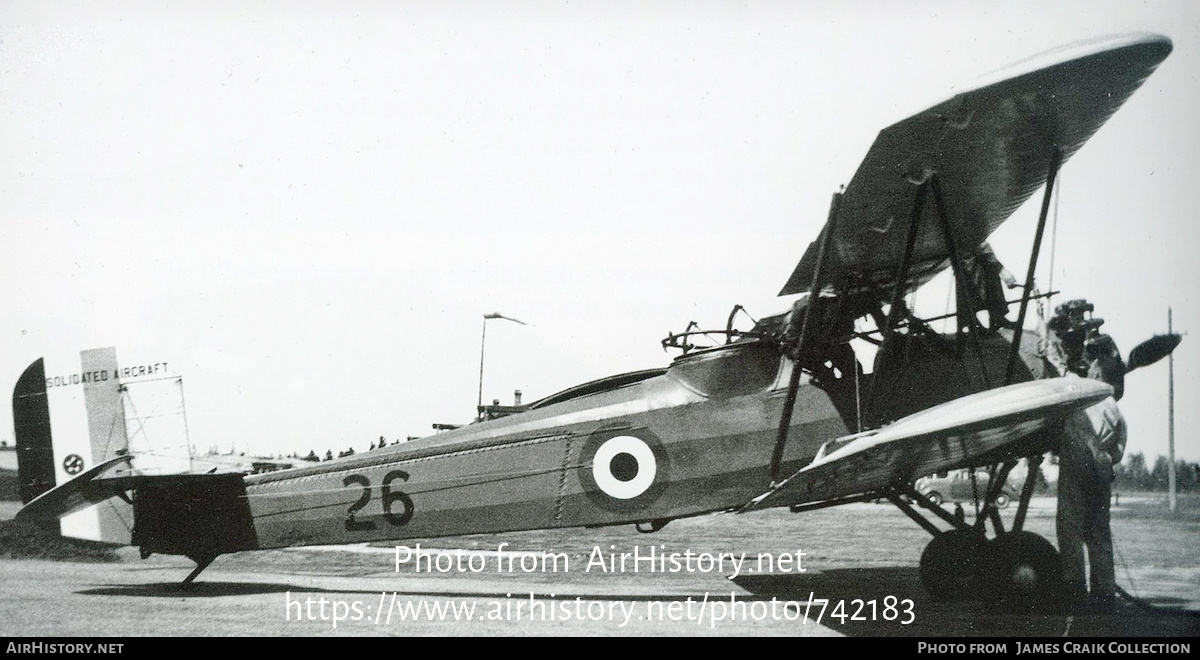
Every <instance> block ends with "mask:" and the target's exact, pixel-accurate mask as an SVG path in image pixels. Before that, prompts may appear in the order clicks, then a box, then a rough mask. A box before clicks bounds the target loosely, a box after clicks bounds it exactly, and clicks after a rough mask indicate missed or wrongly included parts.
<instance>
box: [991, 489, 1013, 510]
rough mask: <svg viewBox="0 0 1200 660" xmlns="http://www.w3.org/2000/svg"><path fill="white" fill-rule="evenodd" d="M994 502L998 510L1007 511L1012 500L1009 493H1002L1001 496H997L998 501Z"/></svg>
mask: <svg viewBox="0 0 1200 660" xmlns="http://www.w3.org/2000/svg"><path fill="white" fill-rule="evenodd" d="M994 501H995V503H996V508H997V509H1005V508H1008V503H1009V502H1010V501H1011V500H1010V498H1009V497H1008V493H1004V492H1001V493H1000V494H999V495H997V496H996V499H995V500H994Z"/></svg>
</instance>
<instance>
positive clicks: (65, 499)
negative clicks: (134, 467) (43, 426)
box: [16, 456, 132, 520]
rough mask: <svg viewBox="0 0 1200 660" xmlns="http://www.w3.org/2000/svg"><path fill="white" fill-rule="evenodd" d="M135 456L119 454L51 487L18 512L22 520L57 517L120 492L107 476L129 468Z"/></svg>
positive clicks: (80, 509)
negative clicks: (109, 483) (63, 482)
mask: <svg viewBox="0 0 1200 660" xmlns="http://www.w3.org/2000/svg"><path fill="white" fill-rule="evenodd" d="M131 460H132V457H131V456H118V457H116V458H112V459H109V460H107V461H104V462H103V463H101V464H99V465H97V466H95V467H93V468H92V469H90V470H87V471H86V472H83V473H82V474H80V475H79V476H77V477H75V478H74V479H71V480H70V481H68V482H67V483H65V484H63V485H61V486H56V487H54V488H51V489H50V490H48V491H46V492H44V493H42V494H41V495H39V496H37V497H36V498H34V499H33V501H32V502H30V503H29V504H26V505H25V506H24V507H23V508H22V509H21V510H20V511H18V512H17V516H16V517H17V519H18V520H53V519H55V518H61V517H63V516H65V515H67V514H69V513H74V512H76V511H82V510H83V509H86V508H87V507H89V506H91V505H93V504H97V503H99V502H103V501H104V500H107V499H108V498H110V497H115V496H116V495H117V494H118V489H116V488H114V487H113V486H111V485H107V484H106V480H105V479H104V477H105V476H106V475H107V476H114V475H115V474H116V473H117V472H118V471H120V470H121V469H122V468H123V467H124V468H128V467H129V463H130V461H131Z"/></svg>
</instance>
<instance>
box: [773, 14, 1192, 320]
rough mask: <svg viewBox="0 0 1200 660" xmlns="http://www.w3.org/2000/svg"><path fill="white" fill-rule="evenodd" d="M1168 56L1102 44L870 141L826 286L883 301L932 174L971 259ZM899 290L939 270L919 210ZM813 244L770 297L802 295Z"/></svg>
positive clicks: (940, 245) (1077, 49) (1136, 45)
mask: <svg viewBox="0 0 1200 660" xmlns="http://www.w3.org/2000/svg"><path fill="white" fill-rule="evenodd" d="M1170 52H1171V40H1170V39H1168V38H1166V37H1163V36H1159V35H1151V34H1138V35H1126V36H1122V37H1111V38H1106V39H1103V40H1099V41H1096V42H1091V43H1087V44H1079V45H1075V46H1071V47H1068V48H1066V49H1061V50H1058V51H1053V52H1050V53H1046V54H1044V55H1040V56H1037V57H1035V58H1031V59H1030V60H1027V61H1025V62H1023V63H1020V64H1018V65H1016V66H1015V67H1013V68H1010V69H1006V70H1003V71H1001V72H999V73H998V74H997V75H996V76H995V77H994V78H993V79H992V81H991V82H989V83H986V84H983V85H981V86H979V87H976V88H975V89H972V90H969V91H966V92H963V93H961V94H958V95H956V96H954V97H953V98H951V99H950V100H948V101H945V102H943V103H939V104H938V105H935V106H933V107H932V108H929V109H928V110H925V111H924V112H920V113H917V114H916V115H913V116H912V117H909V118H908V119H905V120H903V121H901V122H899V123H897V124H894V125H892V126H889V127H888V128H885V129H884V130H883V131H881V132H880V133H879V137H878V138H876V140H875V143H874V144H873V145H872V146H871V149H870V151H869V152H868V153H867V156H866V158H865V159H864V160H863V162H862V164H861V165H860V166H859V168H858V171H857V172H855V174H854V178H853V179H851V180H850V184H849V185H848V186H847V187H846V190H845V193H844V195H843V197H842V201H841V205H840V207H839V210H838V224H837V229H836V231H835V234H834V237H833V238H834V240H833V248H834V249H833V250H832V251H831V254H830V255H829V257H828V259H829V263H828V268H829V269H830V270H828V271H827V272H828V273H830V279H828V280H826V282H827V283H829V282H837V283H838V285H839V288H841V289H842V290H843V292H844V294H845V295H846V296H848V297H850V298H855V297H863V296H867V297H870V298H871V299H872V300H878V299H880V296H881V295H890V293H891V288H892V287H893V286H894V285H895V281H896V278H897V277H898V274H897V272H896V271H897V268H898V266H899V263H900V261H901V259H902V258H903V253H904V246H905V241H906V237H907V232H908V225H909V217H910V215H911V213H912V208H913V203H914V200H915V196H916V191H917V186H918V185H919V184H920V183H921V182H922V181H924V180H926V179H927V178H928V176H929V175H930V174H931V173H936V174H937V176H938V179H939V183H940V185H941V189H942V191H943V201H944V204H945V209H946V211H947V215H948V217H949V219H950V221H951V222H952V223H953V227H954V232H955V238H956V242H957V244H958V245H959V246H960V249H974V248H975V246H978V245H979V244H980V243H982V242H983V241H984V240H985V239H986V238H987V236H988V235H989V234H990V233H991V232H992V231H994V230H995V229H996V228H997V227H998V226H999V225H1000V223H1002V222H1003V221H1004V220H1005V219H1007V218H1008V216H1009V215H1011V214H1012V212H1013V211H1015V210H1016V209H1017V207H1019V206H1020V205H1021V204H1022V203H1023V202H1024V201H1025V200H1026V199H1028V198H1029V196H1030V195H1032V194H1033V193H1034V191H1036V190H1037V189H1038V188H1040V187H1041V186H1042V184H1043V183H1045V181H1046V178H1047V174H1048V169H1049V164H1050V158H1051V150H1052V147H1054V146H1055V145H1057V146H1058V147H1059V148H1060V149H1061V150H1062V158H1063V161H1064V162H1065V161H1066V159H1068V158H1070V157H1071V155H1073V154H1074V153H1075V152H1076V151H1077V150H1079V148H1080V147H1081V146H1083V143H1084V142H1086V141H1087V140H1088V138H1090V137H1091V136H1092V134H1093V133H1095V132H1096V130H1098V129H1099V128H1100V126H1101V125H1103V124H1104V122H1105V121H1106V120H1107V119H1108V118H1109V116H1111V115H1112V114H1113V113H1114V112H1116V111H1117V109H1118V108H1119V107H1121V104H1122V103H1124V102H1125V100H1126V99H1127V98H1128V97H1129V96H1130V95H1131V94H1133V92H1134V91H1135V90H1136V89H1137V88H1138V87H1139V86H1140V85H1141V84H1142V82H1143V81H1144V80H1145V79H1146V78H1147V77H1148V76H1149V75H1150V74H1151V73H1152V72H1153V71H1154V69H1155V67H1157V66H1158V64H1159V63H1160V62H1162V61H1163V59H1165V58H1166V56H1167V55H1168V54H1169V53H1170ZM923 214H924V215H923V217H922V218H921V222H920V230H919V232H918V235H917V240H916V244H915V248H914V253H913V265H912V268H911V270H910V271H909V274H908V278H907V281H906V282H905V288H906V289H907V290H911V289H914V288H916V287H918V286H920V285H921V284H924V283H925V282H927V281H928V280H929V279H931V278H932V277H933V276H934V275H936V274H937V273H938V272H940V271H941V270H942V269H943V268H945V267H946V265H947V261H946V259H947V258H948V257H949V251H948V250H947V249H946V246H945V243H944V241H943V240H942V237H941V233H940V229H939V228H938V225H937V218H936V215H935V214H936V210H935V207H934V204H933V203H926V204H925V206H924V210H923ZM817 248H818V246H817V244H816V242H814V243H813V244H811V245H809V247H808V250H807V251H806V252H805V253H804V257H803V258H802V259H801V260H800V263H799V264H798V265H797V266H796V269H795V271H794V272H793V273H792V276H791V277H790V278H788V281H787V284H785V285H784V287H783V290H782V291H780V293H779V295H787V294H792V293H800V292H803V291H807V290H808V289H809V287H810V286H811V283H812V277H813V270H814V268H815V267H816V260H817Z"/></svg>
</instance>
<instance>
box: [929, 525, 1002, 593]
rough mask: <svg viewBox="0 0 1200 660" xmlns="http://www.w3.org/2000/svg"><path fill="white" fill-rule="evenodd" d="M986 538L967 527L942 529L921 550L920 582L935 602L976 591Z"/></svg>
mask: <svg viewBox="0 0 1200 660" xmlns="http://www.w3.org/2000/svg"><path fill="white" fill-rule="evenodd" d="M985 544H986V541H985V540H984V538H983V537H982V536H980V535H979V534H976V533H975V532H973V531H970V530H959V529H956V530H951V531H949V532H943V533H941V534H939V535H937V536H935V537H933V540H932V541H930V542H929V545H927V546H925V550H924V551H923V552H922V553H921V568H920V573H921V584H922V585H924V587H925V591H927V592H929V595H930V597H932V598H933V599H934V600H937V601H958V600H967V599H968V598H971V597H972V596H973V595H974V594H975V593H976V592H977V590H978V581H979V580H978V578H979V575H980V570H979V569H980V566H981V564H982V562H983V559H984V557H983V555H984V547H985Z"/></svg>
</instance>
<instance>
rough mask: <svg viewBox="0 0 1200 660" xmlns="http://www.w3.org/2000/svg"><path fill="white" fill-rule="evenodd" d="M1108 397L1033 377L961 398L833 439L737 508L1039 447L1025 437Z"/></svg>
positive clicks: (881, 482) (790, 501) (902, 478)
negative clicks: (799, 465)
mask: <svg viewBox="0 0 1200 660" xmlns="http://www.w3.org/2000/svg"><path fill="white" fill-rule="evenodd" d="M1109 396H1112V388H1111V387H1109V386H1108V385H1105V384H1104V383H1101V382H1099V381H1096V380H1090V379H1081V378H1053V379H1049V380H1036V381H1031V382H1026V383H1019V384H1016V385H1009V386H1007V387H1000V388H997V389H993V390H987V391H985V392H979V393H977V394H972V395H970V396H965V397H962V398H959V399H955V400H954V401H950V402H948V403H944V404H942V405H940V406H935V407H933V408H930V409H928V410H923V411H921V412H919V413H916V414H913V415H909V416H908V417H905V418H903V419H901V420H899V421H897V422H895V423H893V424H890V425H888V426H885V427H883V428H881V429H879V430H877V431H870V432H867V433H861V434H857V435H852V436H847V437H845V438H839V439H838V440H834V441H832V442H830V443H828V444H827V445H825V446H824V447H822V448H821V451H820V452H819V453H818V454H817V457H816V458H815V459H813V461H812V463H810V464H809V465H808V466H806V467H804V468H802V469H800V470H798V471H797V472H796V473H795V474H793V475H792V476H790V477H788V478H787V479H785V480H784V481H782V482H780V483H778V484H776V485H775V486H774V487H772V488H771V490H768V491H767V492H765V493H763V494H762V495H759V496H758V497H756V498H754V499H753V500H751V501H750V503H748V504H747V505H746V506H744V507H743V508H742V509H741V510H740V512H741V513H745V512H748V511H757V510H759V509H766V508H770V507H777V506H787V505H795V504H804V503H806V502H818V501H824V500H831V499H834V498H839V497H846V496H850V495H857V494H862V493H869V492H872V491H875V490H879V489H881V488H885V487H887V486H890V485H897V484H904V483H911V482H913V481H915V480H916V479H917V478H919V477H923V476H925V475H927V474H932V473H934V472H939V471H942V470H952V469H955V468H960V467H967V466H969V465H974V464H981V463H983V462H987V461H984V460H982V459H984V458H985V457H987V458H991V457H993V456H995V457H997V458H998V457H1000V456H1001V455H1006V454H1015V453H1016V452H1017V449H1018V448H1020V449H1023V450H1026V452H1028V450H1030V449H1035V452H1036V451H1044V450H1045V449H1046V447H1037V448H1033V447H1030V446H1029V445H1027V444H1024V443H1023V442H1022V441H1024V440H1026V439H1028V438H1030V437H1031V436H1033V435H1034V434H1036V433H1037V432H1038V431H1041V430H1042V429H1045V428H1047V427H1049V426H1050V425H1052V424H1054V423H1056V422H1058V421H1060V420H1062V419H1063V418H1064V417H1066V416H1067V415H1068V414H1069V413H1070V412H1072V411H1073V410H1076V409H1078V408H1085V407H1087V406H1090V405H1092V404H1094V403H1097V402H1099V401H1102V400H1104V399H1105V398H1107V397H1109Z"/></svg>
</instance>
